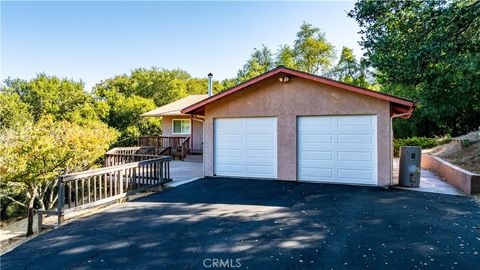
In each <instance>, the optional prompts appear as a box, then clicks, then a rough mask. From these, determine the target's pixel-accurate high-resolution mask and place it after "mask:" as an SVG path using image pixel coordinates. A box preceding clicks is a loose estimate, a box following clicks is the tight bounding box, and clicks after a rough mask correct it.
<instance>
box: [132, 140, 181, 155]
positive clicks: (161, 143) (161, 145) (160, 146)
mask: <svg viewBox="0 0 480 270" xmlns="http://www.w3.org/2000/svg"><path fill="white" fill-rule="evenodd" d="M138 145H139V146H141V147H155V154H157V155H159V154H160V153H165V152H167V151H170V155H173V156H179V157H180V159H183V158H185V156H186V155H187V154H188V153H189V152H190V137H168V136H140V137H139V138H138ZM169 147H170V149H169V150H168V149H167V148H169Z"/></svg>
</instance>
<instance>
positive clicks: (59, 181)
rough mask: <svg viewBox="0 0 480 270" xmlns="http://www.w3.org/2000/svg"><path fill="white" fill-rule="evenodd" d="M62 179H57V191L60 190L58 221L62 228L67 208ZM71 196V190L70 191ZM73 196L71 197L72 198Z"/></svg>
mask: <svg viewBox="0 0 480 270" xmlns="http://www.w3.org/2000/svg"><path fill="white" fill-rule="evenodd" d="M62 180H63V179H62V177H61V176H60V177H58V179H57V190H58V199H57V213H58V221H57V225H58V226H59V227H60V225H62V222H63V208H64V206H65V185H64V184H63V181H62ZM69 192H70V194H71V190H69ZM70 196H71V195H69V197H70Z"/></svg>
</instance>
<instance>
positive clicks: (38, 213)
mask: <svg viewBox="0 0 480 270" xmlns="http://www.w3.org/2000/svg"><path fill="white" fill-rule="evenodd" d="M37 217H38V224H37V226H38V231H37V233H41V232H42V224H43V214H42V212H41V211H37Z"/></svg>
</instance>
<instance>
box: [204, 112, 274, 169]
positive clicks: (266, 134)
mask: <svg viewBox="0 0 480 270" xmlns="http://www.w3.org/2000/svg"><path fill="white" fill-rule="evenodd" d="M214 146H215V147H214V174H215V175H216V176H239V177H258V178H277V119H276V118H274V117H252V118H218V119H214Z"/></svg>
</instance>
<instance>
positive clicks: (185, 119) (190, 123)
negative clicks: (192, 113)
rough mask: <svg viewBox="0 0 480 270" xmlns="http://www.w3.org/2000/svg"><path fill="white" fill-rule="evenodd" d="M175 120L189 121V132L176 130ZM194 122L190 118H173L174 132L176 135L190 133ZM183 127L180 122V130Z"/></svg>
mask: <svg viewBox="0 0 480 270" xmlns="http://www.w3.org/2000/svg"><path fill="white" fill-rule="evenodd" d="M175 121H188V124H189V125H190V129H189V131H188V132H175ZM192 128H193V127H192V122H191V119H190V118H175V119H172V134H174V135H190V134H191V133H190V132H191V131H192ZM181 129H182V125H181V124H180V130H181Z"/></svg>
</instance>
